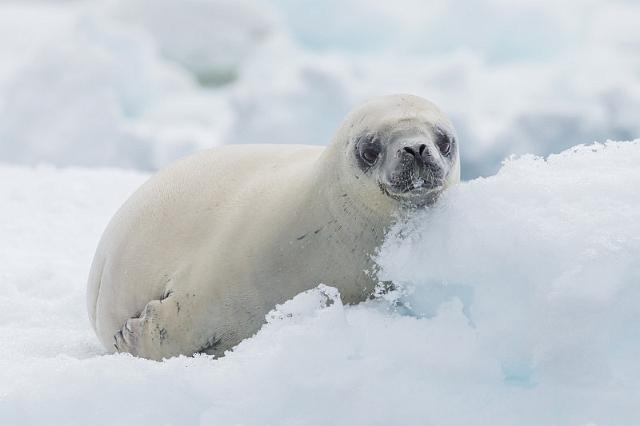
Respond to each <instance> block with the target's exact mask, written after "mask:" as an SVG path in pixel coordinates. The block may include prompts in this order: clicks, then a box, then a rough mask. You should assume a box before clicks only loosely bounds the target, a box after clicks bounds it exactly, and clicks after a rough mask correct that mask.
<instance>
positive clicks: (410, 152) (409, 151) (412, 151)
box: [404, 146, 416, 157]
mask: <svg viewBox="0 0 640 426" xmlns="http://www.w3.org/2000/svg"><path fill="white" fill-rule="evenodd" d="M404 150H405V151H406V152H408V153H409V154H411V155H413V156H414V157H415V156H416V152H415V151H414V150H413V148H411V147H410V146H405V147H404Z"/></svg>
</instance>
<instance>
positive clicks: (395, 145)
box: [353, 120, 457, 206]
mask: <svg viewBox="0 0 640 426" xmlns="http://www.w3.org/2000/svg"><path fill="white" fill-rule="evenodd" d="M412 121H413V120H406V121H402V122H399V123H395V124H394V125H391V126H388V127H387V128H385V129H380V130H378V131H376V132H369V133H365V134H362V135H360V136H359V137H357V140H355V141H354V143H353V150H354V152H353V155H354V157H355V162H356V164H357V165H358V167H359V168H360V170H361V171H362V172H363V173H364V174H365V175H367V176H368V177H369V178H371V179H374V180H375V181H376V183H377V184H378V186H379V188H380V190H381V191H382V192H383V193H384V194H386V195H388V196H390V197H392V198H394V199H396V200H399V201H401V202H403V203H406V204H409V205H415V206H422V205H430V204H432V203H433V202H434V201H435V200H436V199H437V197H438V195H439V194H440V192H442V190H443V189H444V188H445V187H446V186H447V183H448V181H449V180H450V179H449V178H450V174H451V173H454V172H455V171H456V167H454V166H455V165H456V163H457V144H456V139H455V136H454V135H453V134H452V132H451V131H450V130H448V129H447V128H444V127H439V126H437V125H433V124H432V123H413V122H412Z"/></svg>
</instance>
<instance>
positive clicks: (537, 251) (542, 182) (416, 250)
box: [0, 141, 640, 425]
mask: <svg viewBox="0 0 640 426" xmlns="http://www.w3.org/2000/svg"><path fill="white" fill-rule="evenodd" d="M639 162H640V141H635V142H607V143H604V144H591V145H581V146H576V147H574V148H572V149H569V150H567V151H564V152H561V153H559V154H555V155H551V156H549V157H547V158H539V157H535V156H530V155H529V156H523V157H519V158H512V159H510V160H509V161H508V162H507V163H506V164H504V166H503V167H502V168H501V170H500V172H499V173H498V174H496V175H495V176H491V177H488V178H478V179H475V180H472V181H468V182H465V183H462V184H460V185H458V186H457V187H454V188H451V189H450V190H449V191H448V192H447V193H446V194H445V195H444V196H443V197H442V198H441V199H440V200H439V202H438V204H437V205H436V206H435V207H433V208H432V209H430V210H428V211H424V212H420V213H418V214H416V215H415V216H413V217H411V218H410V219H409V220H408V221H406V222H402V223H400V224H398V225H397V226H396V227H395V228H394V229H393V230H392V231H391V232H390V233H389V235H388V237H387V240H386V242H385V244H384V245H383V247H382V248H381V250H380V252H379V253H378V255H377V260H378V263H379V265H380V267H381V271H380V278H381V279H384V280H393V281H394V282H395V283H396V285H397V286H398V289H397V290H395V291H392V292H391V293H388V294H386V295H385V297H381V298H379V299H376V300H372V301H368V302H365V303H362V304H359V305H356V306H345V305H343V304H342V302H341V301H340V297H339V294H338V292H337V290H335V289H334V288H332V287H327V286H324V285H320V286H318V287H316V288H312V289H311V290H309V291H307V292H304V293H301V294H300V295H298V296H296V297H294V298H293V299H292V300H290V301H288V302H286V303H284V304H282V305H279V306H276V307H274V309H273V310H272V311H271V312H270V313H269V315H267V317H266V321H265V325H264V326H263V327H262V329H261V330H260V332H259V333H257V334H256V335H255V336H254V337H252V338H250V339H246V340H245V341H243V342H242V343H240V344H239V345H238V346H237V347H236V348H235V349H234V350H233V351H232V352H229V353H227V355H226V356H225V357H223V358H221V359H214V358H211V357H208V356H197V357H193V358H187V357H179V358H173V359H169V360H166V361H164V362H161V363H158V362H153V361H147V360H142V359H137V358H133V357H131V356H129V355H107V354H105V350H104V349H103V348H102V347H101V346H100V343H99V342H98V340H97V338H96V337H95V335H94V334H93V331H92V329H91V326H90V324H89V322H88V320H87V314H86V311H85V288H86V287H85V286H86V283H85V280H86V275H87V273H88V268H89V264H90V261H91V257H92V255H93V251H94V249H95V245H96V243H97V240H98V238H99V236H100V233H101V232H102V230H103V228H104V226H105V225H106V223H107V221H108V219H109V218H110V217H111V216H112V214H113V213H114V212H115V210H116V209H117V207H118V206H119V205H120V204H121V203H122V202H123V200H124V199H125V198H126V197H127V196H128V194H129V193H130V192H131V191H133V190H134V189H135V188H136V187H137V186H139V185H140V184H141V183H142V182H143V181H144V180H145V179H146V178H147V175H144V174H139V173H134V172H125V171H119V170H115V169H56V168H51V167H37V168H20V167H14V166H7V165H5V166H2V167H0V201H1V202H2V206H3V209H2V210H1V211H0V258H1V259H2V262H0V277H1V279H2V285H1V287H0V288H2V290H3V291H2V293H0V424H12V425H13V424H16V425H22V424H24V425H38V424H69V425H76V424H77V425H82V424H115V423H117V424H123V425H129V424H131V425H134V424H135V425H144V424H175V425H177V424H212V423H219V424H245V425H264V424H318V425H320V424H339V425H340V424H342V425H350V424H380V425H383V424H427V425H441V424H447V425H468V424H482V425H485V424H486V425H512V424H519V425H540V424H549V425H567V424H570V425H592V424H595V425H605V424H634V423H635V422H637V420H638V418H639V417H638V409H637V403H638V401H639V400H640V386H639V385H638V383H640V367H639V366H638V362H637V360H638V358H639V357H640V339H638V330H637V324H638V323H639V321H640V305H639V304H638V303H637V302H638V300H640V287H639V286H638V283H639V282H640V263H639V262H638V259H640V222H638V220H637V216H638V215H637V212H638V211H640V193H639V192H638V190H637V188H638V187H640V170H639V169H638V167H637V164H639ZM309 285H310V287H311V286H313V284H312V283H310V284H309Z"/></svg>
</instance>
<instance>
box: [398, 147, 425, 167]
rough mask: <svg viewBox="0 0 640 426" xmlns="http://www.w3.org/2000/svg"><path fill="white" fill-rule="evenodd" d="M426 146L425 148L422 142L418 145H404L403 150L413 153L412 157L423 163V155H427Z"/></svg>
mask: <svg viewBox="0 0 640 426" xmlns="http://www.w3.org/2000/svg"><path fill="white" fill-rule="evenodd" d="M426 148H427V145H425V144H423V143H422V144H419V145H412V146H405V147H404V148H403V149H404V150H405V152H408V153H409V154H411V155H413V158H415V161H416V162H418V163H420V164H424V163H425V158H424V157H425V155H429V153H428V151H427V149H426Z"/></svg>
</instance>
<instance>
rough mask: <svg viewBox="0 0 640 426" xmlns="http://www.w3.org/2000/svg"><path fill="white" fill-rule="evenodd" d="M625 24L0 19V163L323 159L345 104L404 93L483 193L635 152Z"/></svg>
mask: <svg viewBox="0 0 640 426" xmlns="http://www.w3.org/2000/svg"><path fill="white" fill-rule="evenodd" d="M355 16H357V20H356V19H355V18H354V17H355ZM639 18H640V5H639V4H638V3H637V2H630V1H610V0H595V1H590V2H588V4H585V3H584V2H581V1H578V0H571V1H567V2H562V3H558V2H552V1H543V2H533V1H526V2H517V3H514V2H506V1H504V0H482V1H474V2H468V1H447V2H444V1H438V2H430V3H429V4H428V5H425V3H424V2H421V1H417V0H399V1H396V2H391V3H389V4H386V3H384V4H383V3H380V4H379V5H372V4H371V2H364V1H363V0H349V1H340V2H339V1H333V0H331V1H325V2H322V3H319V4H314V5H313V6H310V5H307V4H306V3H304V2H296V1H290V0H274V1H266V0H255V1H249V0H242V1H230V0H161V1H150V0H109V1H73V2H3V3H2V4H0V24H1V25H0V114H1V115H2V117H3V119H2V120H1V121H0V160H2V161H5V162H12V163H20V164H38V163H43V162H44V163H50V164H55V165H59V166H66V165H81V166H119V167H129V168H135V169H142V170H155V169H158V168H161V167H163V166H165V165H166V164H168V163H169V162H171V161H173V160H175V159H177V158H179V157H181V156H184V155H185V154H188V153H191V152H193V151H196V150H199V149H202V148H207V147H212V146H216V145H220V144H225V143H307V144H326V143H328V141H329V140H330V138H331V136H332V134H333V133H334V131H335V129H336V128H337V127H338V125H339V124H340V122H341V120H342V119H343V117H344V116H345V114H346V113H347V112H348V111H349V110H351V109H352V108H354V107H355V106H356V105H357V104H358V103H359V102H362V101H364V100H365V99H368V98H371V97H374V96H380V95H384V94H389V93H402V92H405V93H413V94H416V95H420V96H423V97H426V98H428V99H431V100H433V101H435V103H436V104H438V105H439V106H440V107H441V108H442V109H443V111H444V112H445V113H446V114H447V115H449V116H450V117H451V118H452V120H453V122H454V125H455V126H456V128H457V129H458V133H459V139H460V141H461V142H462V143H461V151H462V152H461V153H462V156H461V158H462V161H463V168H462V170H463V175H464V177H465V178H474V177H476V176H479V175H482V176H490V175H492V174H494V173H495V172H496V171H497V169H498V168H499V165H500V162H501V161H502V160H503V159H504V158H506V157H507V156H509V155H511V154H526V153H533V154H536V155H548V154H550V153H553V152H559V151H561V150H563V149H565V148H568V147H571V146H574V145H576V144H579V143H591V142H593V141H601V142H602V141H605V140H607V139H616V140H631V139H635V138H637V137H639V136H640V125H639V124H638V120H637V119H636V117H637V112H636V111H638V110H639V109H640V82H639V80H638V78H637V75H638V73H639V72H640V56H638V54H637V52H638V46H639V45H640V32H639V31H638V29H637V25H636V22H638V19H639ZM399 28H401V29H402V31H399V30H398V29H399Z"/></svg>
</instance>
